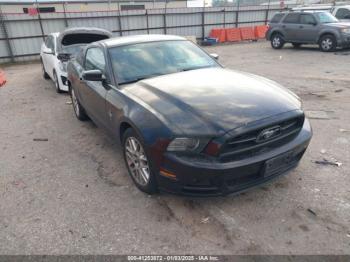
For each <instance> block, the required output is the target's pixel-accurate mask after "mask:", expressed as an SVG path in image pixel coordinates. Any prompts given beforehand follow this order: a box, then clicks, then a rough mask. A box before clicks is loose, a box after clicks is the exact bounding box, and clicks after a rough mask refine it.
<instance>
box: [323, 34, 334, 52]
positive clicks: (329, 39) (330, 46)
mask: <svg viewBox="0 0 350 262" xmlns="http://www.w3.org/2000/svg"><path fill="white" fill-rule="evenodd" d="M319 47H320V50H321V51H322V52H332V51H334V50H335V49H336V48H337V40H336V39H335V37H334V36H333V35H324V36H322V37H321V39H320V41H319Z"/></svg>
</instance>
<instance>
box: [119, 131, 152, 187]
mask: <svg viewBox="0 0 350 262" xmlns="http://www.w3.org/2000/svg"><path fill="white" fill-rule="evenodd" d="M124 150H125V157H126V162H127V165H128V168H129V170H130V173H131V175H132V177H133V178H134V180H135V181H136V183H138V184H139V185H141V186H146V185H147V184H148V183H149V181H150V177H151V176H150V168H149V165H148V159H147V156H146V154H145V151H144V149H143V147H142V145H141V143H140V142H139V141H138V140H137V138H135V137H128V138H127V140H126V141H125V148H124Z"/></svg>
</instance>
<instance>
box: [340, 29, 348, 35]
mask: <svg viewBox="0 0 350 262" xmlns="http://www.w3.org/2000/svg"><path fill="white" fill-rule="evenodd" d="M340 30H341V31H342V33H344V34H350V28H342V29H340Z"/></svg>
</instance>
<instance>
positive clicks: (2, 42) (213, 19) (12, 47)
mask: <svg viewBox="0 0 350 262" xmlns="http://www.w3.org/2000/svg"><path fill="white" fill-rule="evenodd" d="M278 11H280V7H279V6H241V7H206V8H172V9H148V10H130V11H100V12H62V13H57V12H56V13H41V14H37V15H35V16H30V15H28V14H4V13H2V14H1V13H0V23H1V24H0V26H1V28H0V29H1V30H0V63H4V62H10V61H25V60H33V59H36V58H38V57H37V56H38V53H39V51H40V45H41V43H42V41H43V39H44V38H45V36H46V35H47V34H49V33H52V32H59V31H62V30H64V29H65V28H67V27H77V26H94V27H100V28H104V29H107V30H110V31H111V32H113V34H114V35H115V36H125V35H132V34H175V35H183V36H188V35H193V36H196V37H197V38H198V39H202V38H204V37H205V36H208V34H209V32H210V30H211V29H212V28H218V27H226V28H228V27H242V26H253V25H259V24H266V23H267V22H268V20H269V19H270V18H271V17H272V16H273V15H274V13H275V12H278Z"/></svg>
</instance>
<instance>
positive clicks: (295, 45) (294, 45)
mask: <svg viewBox="0 0 350 262" xmlns="http://www.w3.org/2000/svg"><path fill="white" fill-rule="evenodd" d="M292 46H293V47H294V48H300V47H301V44H299V43H292Z"/></svg>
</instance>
